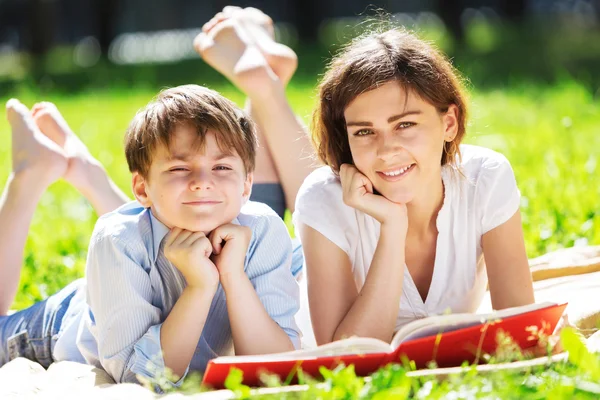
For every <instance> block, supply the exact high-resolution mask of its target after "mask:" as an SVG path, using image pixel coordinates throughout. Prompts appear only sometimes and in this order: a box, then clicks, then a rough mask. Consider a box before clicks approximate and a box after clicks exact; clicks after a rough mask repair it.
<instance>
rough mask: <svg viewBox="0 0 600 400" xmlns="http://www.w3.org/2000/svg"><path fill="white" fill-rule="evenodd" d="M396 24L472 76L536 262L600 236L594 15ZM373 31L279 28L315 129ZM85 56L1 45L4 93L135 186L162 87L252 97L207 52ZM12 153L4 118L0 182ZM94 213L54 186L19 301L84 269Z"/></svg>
mask: <svg viewBox="0 0 600 400" xmlns="http://www.w3.org/2000/svg"><path fill="white" fill-rule="evenodd" d="M394 20H395V22H396V23H401V24H404V25H406V26H408V27H409V28H412V29H415V30H417V31H418V32H419V33H420V35H421V36H422V37H424V38H426V39H429V40H432V41H433V42H434V43H435V44H436V45H437V46H439V47H441V48H442V49H443V50H444V51H445V52H446V53H447V54H449V56H450V57H451V58H452V60H453V63H454V65H455V66H456V67H457V68H458V69H459V70H460V71H461V72H462V73H463V74H464V75H465V77H467V78H468V83H467V85H468V89H469V92H470V95H471V99H470V100H471V102H470V105H471V117H470V124H469V127H468V131H467V139H466V141H467V142H468V143H474V144H479V145H482V146H487V147H490V148H492V149H494V150H497V151H500V152H502V153H503V154H505V155H506V156H507V157H508V159H509V160H510V161H511V163H512V166H513V168H514V170H515V174H516V178H517V182H518V185H519V188H520V190H521V193H522V202H521V209H522V213H523V227H524V231H525V239H526V245H527V252H528V256H529V257H536V256H539V255H541V254H543V253H545V252H548V251H551V250H555V249H558V248H561V247H568V246H573V245H587V244H600V168H599V167H598V161H599V158H600V135H599V129H600V29H599V28H598V25H597V21H596V24H595V25H585V24H582V23H580V21H579V20H577V19H576V18H575V17H572V16H571V17H568V16H567V17H565V16H564V15H561V16H560V17H554V18H539V17H537V16H530V17H528V18H527V19H524V20H519V21H517V22H515V21H506V20H505V19H502V18H497V17H494V16H493V15H492V16H490V14H489V13H486V12H485V10H484V11H477V10H473V11H472V12H471V15H470V16H469V18H466V19H464V21H463V25H462V27H463V32H462V35H461V37H460V38H456V37H455V36H453V35H452V34H451V32H449V30H448V29H447V28H446V27H445V25H444V24H443V23H442V22H441V20H440V19H439V18H437V17H435V15H434V14H430V13H423V14H412V15H395V16H394ZM578 21H579V22H578ZM370 26H371V25H369V24H368V23H365V22H363V19H362V18H357V17H352V18H350V19H347V18H346V19H335V20H330V21H329V22H328V23H327V24H322V25H321V28H320V31H319V38H318V41H317V42H309V41H303V40H302V38H300V39H298V38H297V37H296V38H294V35H287V36H286V29H284V28H285V26H283V27H280V28H281V29H279V31H278V32H279V37H280V38H281V40H283V41H284V42H286V43H288V44H289V45H290V46H291V47H293V48H294V50H295V51H296V52H297V53H298V55H299V68H298V71H297V73H296V76H295V77H294V79H293V80H292V82H291V83H290V85H289V87H288V90H287V93H288V98H289V100H290V103H291V105H292V107H293V109H294V110H295V112H296V113H297V114H298V115H299V116H301V117H302V118H303V119H304V120H305V121H306V122H307V123H308V122H309V120H310V114H311V110H312V108H313V105H314V103H315V88H316V85H317V82H318V78H319V75H320V74H321V73H322V72H323V71H324V68H325V65H326V63H327V60H328V59H329V58H330V55H331V54H332V53H333V52H335V50H336V49H337V48H338V47H339V46H340V45H341V44H343V43H344V42H346V41H347V40H348V39H349V38H351V37H353V36H355V35H356V34H358V33H360V32H361V31H363V30H365V29H370V28H369V27H370ZM134 47H135V46H134ZM82 49H83V50H82ZM91 49H92V50H93V46H92V47H91ZM86 51H88V52H89V51H91V50H90V49H87V50H86V47H83V48H82V47H80V46H79V45H59V46H54V47H53V48H52V49H50V51H49V52H48V54H46V55H45V56H44V57H42V58H40V57H34V56H32V55H31V54H30V53H28V52H26V51H13V52H10V53H7V52H0V100H2V101H6V100H7V99H8V98H10V97H17V98H19V99H20V100H21V101H23V102H24V103H25V104H27V105H28V106H32V105H33V104H34V103H35V102H37V101H41V100H47V101H52V102H54V103H55V104H56V105H57V106H58V108H59V109H60V110H61V111H62V113H63V115H64V116H65V118H66V119H67V121H68V122H69V124H70V125H71V127H72V129H73V130H74V131H75V132H76V133H77V134H78V135H79V136H80V137H81V138H82V140H83V141H84V143H85V144H86V145H87V146H88V147H89V149H90V151H91V152H92V154H93V155H94V156H95V157H97V158H98V159H99V160H100V161H101V162H102V163H103V164H104V165H105V167H106V169H107V170H108V172H109V174H110V176H111V177H112V178H113V179H114V180H115V182H116V183H117V184H118V185H119V186H120V187H121V188H122V189H123V190H124V191H125V192H126V193H128V194H129V193H131V191H130V189H129V184H130V177H129V172H128V170H127V166H126V163H125V158H124V155H123V149H122V142H123V134H124V132H125V129H126V127H127V125H128V123H129V121H130V119H131V118H132V117H133V115H134V114H135V112H136V111H137V110H138V109H140V108H141V107H143V106H144V105H145V104H146V103H147V102H148V101H149V100H150V99H152V97H153V96H155V95H156V94H157V93H158V91H159V90H160V89H162V88H164V87H168V86H174V85H179V84H185V83H198V84H202V85H206V86H208V87H211V88H213V89H216V90H218V91H219V92H221V93H222V94H224V95H225V96H227V97H229V98H231V99H233V100H234V101H236V102H237V103H238V104H243V101H244V97H243V95H242V94H241V93H240V92H239V91H237V90H236V89H235V88H234V87H233V86H232V85H231V84H229V83H228V82H227V81H226V80H225V79H224V78H222V77H221V76H220V75H219V74H218V73H216V72H215V71H213V70H211V69H210V68H209V67H208V66H206V65H205V64H204V63H203V62H202V61H201V60H200V59H199V58H195V57H188V58H183V59H181V60H179V61H177V62H166V63H160V62H146V63H118V62H115V60H114V59H110V58H109V57H106V56H103V55H98V56H97V57H96V56H94V57H95V59H94V62H93V63H83V64H82V63H81V62H78V61H77V60H80V59H81V57H82V52H83V54H84V56H85V52H86ZM84 58H85V57H84ZM10 158H11V157H10V130H9V127H8V124H7V123H6V121H5V120H4V119H2V120H0V160H1V161H0V182H3V183H4V182H5V181H6V178H7V177H8V175H9V173H10V168H11V167H10V165H11V164H10ZM95 220H96V216H95V214H94V212H93V210H92V209H91V207H90V206H89V204H88V203H87V202H86V201H85V200H84V199H83V198H82V197H81V196H80V195H79V194H78V193H77V192H76V191H75V190H74V189H73V188H71V187H69V186H68V185H67V184H65V183H63V182H57V183H56V184H54V185H52V186H51V187H50V189H49V190H48V191H47V193H46V194H45V195H44V197H43V198H42V201H41V204H40V205H39V207H38V209H37V211H36V214H35V217H34V220H33V223H32V226H31V230H30V235H29V238H28V241H27V246H26V249H25V254H24V258H23V259H24V268H23V273H22V278H21V286H20V290H19V293H18V295H17V299H16V302H15V304H14V308H16V309H19V308H22V307H25V306H27V305H30V304H32V302H34V301H37V300H40V299H42V298H44V297H46V296H47V295H50V294H52V293H54V292H56V291H57V290H58V289H60V288H61V287H63V286H64V285H65V284H67V283H68V282H70V281H72V280H73V279H75V278H78V277H81V276H83V272H84V268H85V258H86V251H87V246H88V240H89V237H90V234H91V231H92V229H93V226H94V223H95ZM0 223H1V221H0ZM288 223H289V218H288Z"/></svg>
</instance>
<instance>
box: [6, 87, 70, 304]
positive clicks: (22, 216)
mask: <svg viewBox="0 0 600 400" xmlns="http://www.w3.org/2000/svg"><path fill="white" fill-rule="evenodd" d="M6 116H7V118H8V122H9V123H10V125H11V127H12V172H11V174H10V176H9V178H8V181H7V183H6V186H5V188H4V191H3V193H2V197H1V198H0V221H2V223H1V224H0V315H6V313H7V312H8V309H9V307H10V305H11V304H12V302H13V300H14V297H15V294H16V292H17V288H18V285H19V277H20V275H21V266H22V265H23V250H24V248H25V241H26V239H27V233H28V231H29V225H30V224H31V218H32V217H33V213H34V212H35V208H36V206H37V203H38V202H39V200H40V198H41V196H42V194H43V193H44V191H45V190H46V189H47V188H48V186H50V184H52V183H53V182H54V181H56V180H57V179H59V178H60V177H61V176H62V175H64V173H65V171H66V170H67V166H68V161H67V157H66V155H65V154H64V151H63V150H62V149H61V148H60V147H59V146H58V145H57V144H56V143H54V142H53V141H52V140H50V139H49V138H48V137H46V136H45V135H43V134H42V133H41V132H40V131H39V130H38V129H37V127H36V125H35V122H34V121H33V119H32V117H31V115H30V113H29V110H28V109H27V107H25V106H24V105H23V104H21V103H20V102H19V101H18V100H15V99H12V100H9V101H8V103H6Z"/></svg>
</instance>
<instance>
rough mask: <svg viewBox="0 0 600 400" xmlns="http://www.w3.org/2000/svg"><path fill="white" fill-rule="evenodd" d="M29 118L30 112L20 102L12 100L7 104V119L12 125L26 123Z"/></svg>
mask: <svg viewBox="0 0 600 400" xmlns="http://www.w3.org/2000/svg"><path fill="white" fill-rule="evenodd" d="M29 117H30V115H29V110H28V109H27V107H26V106H25V105H24V104H23V103H21V102H20V101H19V100H17V99H10V100H8V101H7V102H6V118H7V119H8V122H9V123H10V124H11V125H14V124H18V123H26V122H27V120H28V119H29Z"/></svg>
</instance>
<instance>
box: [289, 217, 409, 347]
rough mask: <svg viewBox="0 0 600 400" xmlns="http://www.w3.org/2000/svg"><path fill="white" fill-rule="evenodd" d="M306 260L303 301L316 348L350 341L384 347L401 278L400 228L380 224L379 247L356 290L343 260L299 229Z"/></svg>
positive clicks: (327, 244)
mask: <svg viewBox="0 0 600 400" xmlns="http://www.w3.org/2000/svg"><path fill="white" fill-rule="evenodd" d="M298 229H299V233H300V237H301V239H302V246H303V251H304V257H305V265H306V269H307V279H308V298H309V306H310V314H311V320H312V325H313V329H314V333H315V339H316V341H317V344H319V345H322V344H325V343H329V342H332V341H334V340H338V339H342V338H345V337H349V336H354V335H357V336H363V337H373V338H377V339H381V340H384V341H386V342H389V341H390V340H391V338H392V336H393V333H394V328H395V326H396V318H397V316H398V310H399V307H400V295H401V294H402V282H403V277H404V262H405V261H404V246H401V245H399V243H398V238H399V237H401V236H402V233H401V232H400V233H399V232H397V230H398V229H402V228H401V227H400V224H393V225H387V224H382V225H381V234H380V238H379V243H378V244H377V248H376V250H375V255H374V257H373V261H372V263H371V267H370V269H369V272H368V274H367V278H366V281H365V284H364V286H363V288H362V289H361V290H360V291H358V290H357V288H356V283H355V281H354V277H353V275H352V266H351V264H350V260H349V258H348V255H347V254H346V253H345V252H344V251H343V250H342V249H340V248H339V247H338V246H336V245H335V244H334V243H333V242H331V241H330V240H328V239H327V238H326V237H325V236H323V235H322V234H321V233H319V232H317V231H316V230H315V229H313V228H311V227H309V226H307V225H304V224H299V225H298Z"/></svg>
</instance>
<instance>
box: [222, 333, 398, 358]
mask: <svg viewBox="0 0 600 400" xmlns="http://www.w3.org/2000/svg"><path fill="white" fill-rule="evenodd" d="M390 351H392V348H391V347H390V345H389V344H387V343H386V342H384V341H382V340H379V339H373V338H363V337H351V338H348V339H342V340H337V341H335V342H331V343H327V344H324V345H321V346H318V347H315V348H312V349H302V350H295V351H288V352H285V353H276V354H266V355H256V356H241V357H240V356H231V357H219V358H217V359H215V360H214V361H216V362H218V363H224V364H227V363H234V362H235V363H239V362H261V361H265V360H269V361H285V360H306V359H311V358H315V357H335V356H343V355H348V354H377V353H389V352H390Z"/></svg>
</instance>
